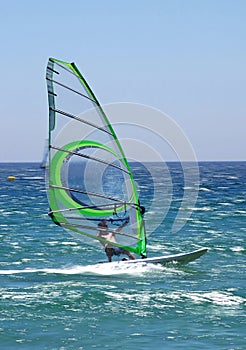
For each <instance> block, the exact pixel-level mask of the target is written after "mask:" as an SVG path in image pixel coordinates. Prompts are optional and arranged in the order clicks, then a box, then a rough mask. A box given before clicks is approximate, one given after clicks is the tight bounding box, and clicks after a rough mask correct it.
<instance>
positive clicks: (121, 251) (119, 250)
mask: <svg viewBox="0 0 246 350" xmlns="http://www.w3.org/2000/svg"><path fill="white" fill-rule="evenodd" d="M105 253H106V254H107V253H109V254H110V255H111V256H113V255H116V256H119V255H120V254H125V250H124V249H122V248H119V247H114V248H106V249H105Z"/></svg>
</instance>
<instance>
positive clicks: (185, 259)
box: [120, 248, 208, 265]
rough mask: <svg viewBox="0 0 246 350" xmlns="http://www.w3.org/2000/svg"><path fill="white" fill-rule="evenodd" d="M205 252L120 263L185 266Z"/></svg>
mask: <svg viewBox="0 0 246 350" xmlns="http://www.w3.org/2000/svg"><path fill="white" fill-rule="evenodd" d="M207 251H208V248H200V249H197V250H193V251H192V252H186V253H180V254H171V255H164V256H158V257H153V258H147V259H136V260H124V261H121V262H120V263H124V264H137V263H144V264H162V265H166V264H170V263H174V264H180V265H186V264H188V263H190V262H192V261H194V260H196V259H198V258H200V257H201V256H202V255H203V254H205V253H206V252H207Z"/></svg>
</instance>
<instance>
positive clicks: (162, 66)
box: [0, 0, 246, 162]
mask: <svg viewBox="0 0 246 350" xmlns="http://www.w3.org/2000/svg"><path fill="white" fill-rule="evenodd" d="M245 18H246V1H243V0H241V1H240V0H231V1H227V0H207V1H202V0H200V1H199V0H186V1H184V0H152V1H151V0H149V1H145V0H142V1H140V0H139V1H138V0H135V1H134V0H118V1H113V0H105V1H104V0H101V1H99V0H94V1H82V0H74V1H71V2H69V1H63V0H59V1H57V0H53V1H46V0H42V1H31V0H30V1H28V0H22V1H18V0H9V1H5V2H3V1H1V10H0V29H1V30H0V39H1V56H0V57H1V58H0V59H1V65H0V70H1V84H0V89H1V103H0V115H1V129H0V150H1V151H0V162H1V161H10V162H11V161H41V158H42V153H43V148H44V143H45V138H46V134H47V97H46V86H45V79H44V77H45V67H46V63H47V59H48V57H50V56H51V57H56V58H59V59H63V60H68V61H75V62H76V64H77V65H78V67H79V68H80V70H81V71H82V73H83V74H84V75H85V77H86V78H87V80H88V82H89V83H90V85H91V87H92V89H93V90H94V92H95V94H96V96H97V97H98V99H99V101H100V102H101V103H110V102H121V101H122V102H129V101H130V102H137V103H143V104H146V105H149V106H153V107H155V108H158V109H160V110H162V111H163V112H165V113H167V114H168V115H170V116H171V117H172V118H173V119H174V120H175V121H176V122H177V123H178V124H179V125H180V126H181V128H182V129H183V130H184V132H185V133H186V135H187V136H188V138H189V139H190V141H191V143H192V145H193V147H194V150H195V152H196V155H197V158H198V159H199V160H245V149H246V144H245V143H246V142H245V132H246V108H245V107H246V68H245V67H246V63H245V62H246V41H245V38H246V21H245Z"/></svg>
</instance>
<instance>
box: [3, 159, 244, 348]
mask: <svg viewBox="0 0 246 350" xmlns="http://www.w3.org/2000/svg"><path fill="white" fill-rule="evenodd" d="M152 167H153V169H154V170H153V172H152V176H153V174H156V177H157V176H158V179H154V180H153V179H152V180H153V181H154V182H155V181H156V180H158V182H159V183H160V188H161V182H162V181H164V179H162V178H161V176H160V171H158V170H160V165H158V164H152ZM169 167H170V172H171V174H172V175H173V176H172V178H173V179H174V180H173V192H174V197H173V201H172V206H171V208H170V210H169V211H168V212H167V213H166V214H167V215H166V218H165V220H164V222H163V223H162V224H161V226H160V227H158V228H156V230H155V232H154V233H153V235H152V236H151V237H150V239H149V245H150V247H149V256H154V255H160V254H165V253H179V252H182V251H185V250H191V249H196V248H199V247H202V246H207V247H209V252H208V253H207V254H206V255H205V256H203V257H201V258H200V259H199V260H197V261H195V262H193V263H191V264H189V265H187V266H183V267H180V266H169V267H161V266H158V265H148V266H145V265H140V266H128V267H127V266H123V267H121V266H119V265H118V264H117V263H116V264H114V263H113V264H111V265H106V266H104V265H102V264H96V263H97V262H98V261H100V260H104V259H105V257H104V252H103V250H102V249H101V248H99V250H98V252H96V251H95V249H94V248H90V247H88V246H83V245H82V244H81V242H80V241H76V240H75V238H74V237H72V236H69V235H67V233H66V232H65V231H63V230H62V228H60V227H58V226H55V225H54V224H53V223H52V222H51V220H50V218H49V217H48V216H47V211H48V203H47V199H46V193H45V184H44V171H43V170H42V169H40V168H39V165H38V164H1V173H0V181H1V189H0V213H1V215H0V240H1V241H0V281H1V283H0V295H1V303H0V306H1V310H0V348H1V349H8V350H9V349H35V350H36V349H37V350H39V349H42V350H44V349H86V350H87V349H88V350H89V349H110V350H111V349H112V350H113V349H128V350H131V349H134V350H135V349H139V350H140V349H141V350H149V349H155V350H159V349H219V350H221V349H228V350H229V349H230V350H232V349H235V350H236V349H237V350H239V349H245V348H246V337H245V324H246V322H245V300H246V295H245V286H246V285H245V251H246V250H245V234H246V181H245V180H246V163H245V162H233V163H229V162H227V163H223V162H217V163H216V162H215V163H212V162H211V163H201V164H200V191H199V197H198V201H197V203H196V206H195V207H194V208H193V209H194V211H193V213H192V216H191V218H190V220H188V222H187V224H186V225H185V226H184V227H183V229H182V230H181V231H180V232H178V233H175V234H174V233H171V226H172V222H173V218H174V217H175V215H176V214H177V208H178V206H179V204H180V198H179V196H180V195H181V196H182V190H180V189H181V188H182V186H183V178H182V174H181V171H180V168H179V167H178V165H177V164H173V163H171V164H169ZM134 170H135V172H136V177H137V181H138V185H139V187H140V190H141V193H142V204H144V205H145V206H146V208H147V211H148V210H149V213H147V214H146V218H148V220H151V218H153V220H155V218H156V216H158V215H161V214H160V213H161V205H162V203H163V198H161V192H160V191H159V192H158V191H157V192H156V193H157V195H158V196H160V198H159V206H158V200H157V202H156V203H155V207H153V206H152V207H151V208H150V201H151V198H152V197H153V188H152V185H151V184H152V182H151V181H150V179H149V178H148V177H146V173H145V172H143V171H141V169H140V171H139V172H137V170H138V169H137V166H136V168H135V169H134ZM9 175H15V176H16V180H15V181H12V182H11V181H7V176H9ZM155 208H156V212H155ZM152 211H153V213H151V212H152ZM153 214H154V215H153ZM151 215H152V216H151ZM149 225H150V226H151V222H149ZM147 227H148V222H147Z"/></svg>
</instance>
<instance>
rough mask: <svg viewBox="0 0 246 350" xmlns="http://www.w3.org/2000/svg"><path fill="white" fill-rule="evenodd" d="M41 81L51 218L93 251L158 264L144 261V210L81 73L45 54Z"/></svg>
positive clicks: (120, 152)
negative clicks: (45, 96) (45, 104)
mask: <svg viewBox="0 0 246 350" xmlns="http://www.w3.org/2000/svg"><path fill="white" fill-rule="evenodd" d="M46 81H47V92H48V103H49V135H48V144H49V154H48V162H47V166H46V178H47V181H46V183H47V193H48V199H49V205H50V211H49V215H50V217H51V218H52V220H53V222H54V223H55V224H56V225H59V226H61V227H63V228H64V229H66V230H68V231H69V232H70V233H72V234H74V235H76V237H79V238H80V239H81V240H82V241H83V242H84V243H85V244H89V245H94V246H95V247H96V248H97V250H98V249H100V247H101V246H100V244H102V245H103V246H104V247H105V246H106V247H107V246H110V247H113V248H117V249H121V250H123V251H127V252H130V254H134V255H137V256H139V257H140V259H136V260H131V261H130V260H129V262H134V263H136V262H138V261H142V259H141V258H144V261H145V262H148V261H151V262H153V263H155V262H159V260H158V259H159V258H156V259H155V258H148V259H147V252H146V230H145V224H144V218H143V214H144V208H143V207H142V206H141V204H140V200H139V198H138V191H137V187H136V184H135V181H134V178H133V174H132V171H131V168H130V165H129V163H128V161H127V159H126V156H125V154H124V151H123V149H122V146H121V144H120V142H119V140H118V138H117V135H116V133H115V131H114V129H113V127H112V125H111V124H110V121H109V119H108V117H107V116H106V114H105V112H104V110H103V108H102V106H101V105H100V103H99V102H98V100H97V98H96V97H95V95H94V93H93V91H92V90H91V88H90V86H89V85H88V83H87V81H86V80H85V78H84V76H83V75H82V74H81V73H80V71H79V69H78V68H77V66H76V65H75V63H68V62H65V61H61V60H58V59H55V58H49V60H48V64H47V69H46ZM102 222H104V223H105V222H106V225H107V227H106V228H105V227H103V225H102ZM104 231H105V232H104ZM100 232H101V233H102V234H100ZM104 233H105V234H104ZM110 236H111V238H112V236H113V237H114V239H113V240H112V239H110V238H109V237H110ZM203 253H205V250H204V251H203ZM199 254H200V255H199ZM201 255H202V252H200V253H197V255H195V254H193V255H192V256H193V258H195V257H199V256H201ZM190 257H191V255H190ZM176 258H177V259H179V261H182V260H181V257H180V258H178V257H176ZM150 259H152V260H150ZM153 259H154V260H153ZM167 259H169V258H167ZM187 259H188V256H187ZM187 259H186V260H185V261H186V262H187V261H188V260H187ZM190 261H191V260H190ZM127 262H128V261H127Z"/></svg>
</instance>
